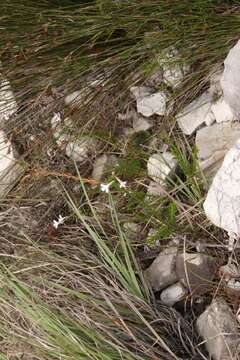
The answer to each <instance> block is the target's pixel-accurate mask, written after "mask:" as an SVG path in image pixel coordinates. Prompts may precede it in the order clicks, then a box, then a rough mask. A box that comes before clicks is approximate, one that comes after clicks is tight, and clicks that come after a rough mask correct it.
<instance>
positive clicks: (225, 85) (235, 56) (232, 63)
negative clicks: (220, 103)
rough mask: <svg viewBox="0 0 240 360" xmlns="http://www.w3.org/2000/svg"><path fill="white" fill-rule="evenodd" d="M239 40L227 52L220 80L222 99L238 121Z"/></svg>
mask: <svg viewBox="0 0 240 360" xmlns="http://www.w3.org/2000/svg"><path fill="white" fill-rule="evenodd" d="M239 59H240V40H239V41H238V42H237V44H236V45H235V46H234V47H233V48H232V49H231V50H230V51H229V53H228V55H227V57H226V59H225V61H224V72H223V76H222V78H221V86H222V89H223V97H224V100H225V102H226V103H227V104H228V105H229V106H230V108H231V109H232V112H233V114H234V116H235V117H236V118H237V119H238V120H239V119H240V61H239Z"/></svg>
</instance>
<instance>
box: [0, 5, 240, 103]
mask: <svg viewBox="0 0 240 360" xmlns="http://www.w3.org/2000/svg"><path fill="white" fill-rule="evenodd" d="M56 4H58V3H56V2H51V1H50V2H49V1H41V2H34V1H31V0H23V1H21V2H20V3H19V2H18V1H16V0H9V1H6V2H4V3H2V4H0V11H1V12H0V13H1V39H0V48H1V57H2V59H3V63H4V64H5V65H7V66H6V67H5V71H6V72H8V75H9V77H10V79H11V80H12V82H13V83H14V87H15V89H16V91H17V93H18V97H19V98H20V99H21V101H22V102H23V103H24V104H27V105H28V108H29V104H32V106H34V103H33V99H35V101H36V97H38V96H39V95H40V94H42V93H43V92H45V93H46V92H47V91H49V89H50V87H57V88H60V89H61V90H62V91H63V93H68V92H71V91H74V90H76V89H77V88H80V87H81V86H84V84H85V83H86V78H87V77H89V76H90V78H91V79H92V80H96V79H97V78H99V77H100V78H104V81H105V82H104V84H105V86H104V92H108V91H109V90H110V91H112V90H113V88H114V87H116V89H117V91H118V92H121V91H122V90H123V89H125V90H126V87H127V86H128V85H129V84H130V83H131V82H132V79H134V78H136V76H138V77H140V78H143V77H144V73H146V72H147V73H149V72H151V71H152V70H153V69H154V68H156V67H158V66H159V65H158V60H159V55H160V54H161V52H162V51H163V50H164V49H166V48H168V47H169V46H175V47H176V48H178V49H179V50H181V55H182V57H181V59H180V61H187V62H188V63H189V64H190V65H192V67H193V72H192V73H191V75H190V76H188V77H186V79H185V82H184V83H185V87H184V92H185V93H188V94H190V92H191V95H192V96H194V93H195V92H196V91H198V90H199V87H201V86H202V85H203V84H204V82H205V81H206V75H207V72H208V71H209V69H211V68H212V67H213V66H215V65H216V63H218V62H219V61H222V59H223V58H224V56H225V54H226V52H227V51H228V49H229V47H230V46H231V45H232V43H233V42H234V41H235V40H236V39H238V38H239V35H240V34H239V33H240V31H239V23H240V15H239V13H238V7H237V6H236V2H234V1H229V2H226V1H219V0H218V1H217V0H215V1H209V0H193V1H191V2H189V1H188V0H183V1H181V2H179V1H178V0H171V1H166V0H143V1H134V0H133V1H128V0H124V1H114V0H101V1H92V2H90V3H89V2H87V3H86V2H76V1H75V2H72V1H69V2H67V1H64V2H63V3H61V4H62V5H61V6H58V5H56ZM172 61H176V59H173V60H172ZM177 61H179V60H177ZM99 92H100V93H102V90H100V91H99V89H98V90H97V91H96V93H97V95H98V96H101V95H102V94H99ZM96 93H95V95H96ZM93 98H95V97H93ZM93 98H92V99H91V100H89V99H88V100H89V101H93ZM38 100H39V99H38ZM53 106H56V103H54V104H53ZM23 108H24V107H23Z"/></svg>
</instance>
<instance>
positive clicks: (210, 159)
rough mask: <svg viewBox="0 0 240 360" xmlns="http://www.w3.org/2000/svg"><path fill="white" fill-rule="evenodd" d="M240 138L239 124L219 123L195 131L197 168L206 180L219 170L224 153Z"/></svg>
mask: <svg viewBox="0 0 240 360" xmlns="http://www.w3.org/2000/svg"><path fill="white" fill-rule="evenodd" d="M239 138H240V124H239V123H236V122H234V123H221V124H213V125H212V126H209V127H204V128H202V129H200V130H198V131H197V134H196V147H197V149H198V159H199V166H200V168H201V169H202V170H203V172H204V173H205V175H206V177H207V178H210V179H211V178H212V177H213V176H214V175H215V174H216V172H217V170H218V169H219V168H220V166H221V164H222V161H223V158H224V156H225V154H226V152H227V151H228V150H229V149H230V148H231V147H232V146H233V145H234V144H235V142H236V141H237V140H238V139H239Z"/></svg>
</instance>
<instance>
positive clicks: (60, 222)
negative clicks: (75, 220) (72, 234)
mask: <svg viewBox="0 0 240 360" xmlns="http://www.w3.org/2000/svg"><path fill="white" fill-rule="evenodd" d="M63 223H64V218H63V217H62V215H59V216H58V219H57V220H53V226H54V227H55V229H57V228H58V226H59V225H61V224H63Z"/></svg>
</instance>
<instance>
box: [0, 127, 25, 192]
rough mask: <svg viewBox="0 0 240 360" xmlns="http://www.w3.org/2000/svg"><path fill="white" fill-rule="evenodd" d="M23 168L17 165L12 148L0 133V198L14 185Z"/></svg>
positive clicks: (2, 133)
mask: <svg viewBox="0 0 240 360" xmlns="http://www.w3.org/2000/svg"><path fill="white" fill-rule="evenodd" d="M22 171H23V168H22V167H21V166H20V165H19V164H18V163H17V161H16V159H15V156H14V153H13V148H12V146H11V144H10V142H9V141H7V140H6V137H5V134H4V132H3V131H0V197H1V198H3V197H4V196H6V195H7V193H8V192H9V191H10V190H11V189H12V187H13V186H14V185H15V183H16V181H17V180H18V178H19V177H20V175H21V174H22Z"/></svg>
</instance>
